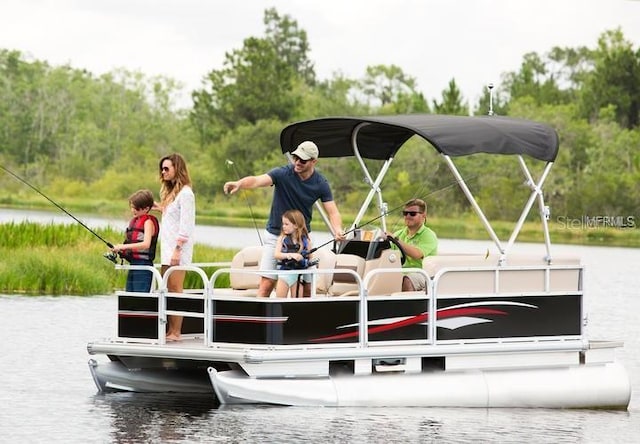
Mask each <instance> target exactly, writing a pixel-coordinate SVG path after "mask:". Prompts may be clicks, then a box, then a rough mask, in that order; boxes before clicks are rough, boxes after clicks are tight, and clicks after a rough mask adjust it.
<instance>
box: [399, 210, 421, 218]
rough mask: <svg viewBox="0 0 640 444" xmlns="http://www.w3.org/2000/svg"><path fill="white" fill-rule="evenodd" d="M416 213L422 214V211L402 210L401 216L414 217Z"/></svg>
mask: <svg viewBox="0 0 640 444" xmlns="http://www.w3.org/2000/svg"><path fill="white" fill-rule="evenodd" d="M416 214H422V211H403V212H402V215H403V216H411V217H415V215H416Z"/></svg>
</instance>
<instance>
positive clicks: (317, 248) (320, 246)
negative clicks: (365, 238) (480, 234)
mask: <svg viewBox="0 0 640 444" xmlns="http://www.w3.org/2000/svg"><path fill="white" fill-rule="evenodd" d="M477 177H478V175H475V176H471V177H470V178H468V179H467V180H466V182H469V181H471V180H473V179H475V178H477ZM459 182H460V181H459V180H455V181H453V182H451V183H450V184H448V185H446V186H444V187H442V188H439V189H437V190H434V191H432V192H430V193H427V194H425V195H423V196H418V197H417V198H419V199H423V200H426V198H428V197H429V196H433V195H434V194H437V193H440V192H442V191H445V190H448V189H449V188H451V187H453V186H455V185H457V184H458V183H459ZM402 207H404V203H402V204H401V205H398V206H397V207H393V208H392V209H390V210H387V211H384V212H382V213H381V214H379V215H378V216H376V217H374V218H373V219H370V220H368V221H366V222H363V223H361V224H360V225H355V226H354V227H353V228H352V229H350V230H349V231H345V232H344V235H345V236H346V235H347V234H349V233H352V232H353V231H355V230H358V229H360V228H362V227H364V226H366V225H369V224H370V223H372V222H375V221H377V220H378V219H381V218H383V217H384V216H388V215H389V214H391V213H393V212H394V211H397V210H399V209H400V208H402ZM335 241H336V239H335V238H334V239H331V240H329V241H327V242H325V243H323V244H321V245H318V246H317V247H314V248H312V249H311V250H309V253H308V254H311V253H313V252H315V251H317V250H319V249H320V248H322V247H324V246H327V245H329V244H330V243H331V242H335Z"/></svg>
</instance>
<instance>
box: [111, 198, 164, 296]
mask: <svg viewBox="0 0 640 444" xmlns="http://www.w3.org/2000/svg"><path fill="white" fill-rule="evenodd" d="M129 207H130V208H131V214H133V219H131V221H130V222H129V226H128V227H127V231H126V239H125V241H124V243H122V244H117V245H114V246H113V248H112V249H111V250H112V251H113V252H114V253H118V254H119V255H120V257H122V258H123V259H125V260H127V261H128V262H129V263H130V264H131V265H149V266H153V260H154V259H155V257H156V243H157V241H158V233H159V232H160V225H159V224H158V219H157V218H156V217H155V216H153V215H151V214H149V211H150V210H151V208H152V207H153V194H152V193H151V191H149V190H138V191H136V192H135V193H133V194H132V195H131V196H130V197H129ZM152 279H153V274H152V272H151V271H147V270H129V273H128V274H127V286H126V290H127V291H138V292H148V291H149V290H151V281H152Z"/></svg>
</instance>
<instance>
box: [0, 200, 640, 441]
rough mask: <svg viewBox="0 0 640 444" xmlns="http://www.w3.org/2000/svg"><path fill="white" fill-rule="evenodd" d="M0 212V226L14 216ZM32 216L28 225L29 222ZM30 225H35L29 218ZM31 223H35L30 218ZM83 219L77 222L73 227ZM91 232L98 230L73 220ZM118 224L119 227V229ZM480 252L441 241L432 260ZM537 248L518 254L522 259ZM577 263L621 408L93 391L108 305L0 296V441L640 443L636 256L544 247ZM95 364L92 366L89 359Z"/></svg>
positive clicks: (229, 234)
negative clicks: (614, 360) (261, 401)
mask: <svg viewBox="0 0 640 444" xmlns="http://www.w3.org/2000/svg"><path fill="white" fill-rule="evenodd" d="M16 215H17V213H16V212H13V211H12V212H10V213H8V212H6V211H3V210H0V222H3V221H6V219H7V218H12V217H16ZM34 217H36V216H35V215H34ZM38 217H40V216H38ZM34 220H35V219H34ZM83 221H85V220H83ZM85 222H86V223H87V224H88V225H89V226H91V227H97V226H99V224H101V223H104V221H97V220H96V221H95V224H92V222H93V221H85ZM122 223H124V221H122ZM198 230H199V231H198V236H199V238H200V239H201V240H202V241H205V240H206V241H207V242H208V243H211V244H214V245H220V244H221V243H220V242H218V241H217V240H218V239H224V244H223V245H222V246H228V247H232V248H238V247H241V246H243V245H245V244H255V243H257V234H256V232H255V230H250V229H244V230H243V229H238V230H236V229H232V228H224V229H221V228H214V227H199V228H198ZM487 247H490V244H489V243H484V242H471V241H451V240H443V241H441V251H443V252H449V251H472V252H477V251H485V250H486V248H487ZM534 248H535V249H536V251H540V250H539V248H540V247H539V246H533V245H523V246H520V247H518V250H519V251H522V250H532V249H534ZM553 251H554V252H556V253H571V254H577V255H580V256H581V257H582V259H583V262H584V263H585V264H586V266H587V271H586V273H587V274H586V283H585V288H586V293H587V303H588V306H587V308H588V310H589V313H590V314H589V326H588V328H589V332H590V336H591V337H592V338H594V339H616V340H622V341H624V342H625V347H624V348H623V349H621V350H620V351H619V352H618V357H619V358H620V360H621V361H622V362H623V364H624V365H625V367H626V369H627V371H628V373H629V376H630V378H631V382H632V386H633V394H632V400H631V405H630V407H629V410H628V411H625V412H619V411H591V410H572V411H563V410H541V409H537V410H527V409H437V408H300V407H267V406H258V407H231V408H226V407H224V408H220V407H217V406H216V405H215V404H214V402H213V399H212V398H209V397H203V396H194V395H188V396H185V395H147V394H126V393H118V394H107V395H100V394H97V392H96V388H95V385H94V383H93V380H92V379H91V376H90V374H89V369H88V366H87V360H88V359H89V358H90V357H89V355H88V354H87V351H86V345H87V342H90V341H92V340H95V339H99V338H103V337H108V336H111V335H113V334H114V332H115V310H116V300H115V298H114V297H112V296H94V297H89V298H81V297H55V298H54V297H20V296H0V313H2V323H1V324H0V325H1V326H2V327H1V332H2V337H3V338H4V340H3V341H2V345H0V375H1V376H0V403H1V405H2V407H1V408H0V437H2V438H1V440H2V441H4V442H16V443H23V442H80V441H82V442H97V443H107V442H122V443H131V442H176V443H177V442H279V443H289V442H291V443H293V442H303V441H310V442H332V443H334V442H335V443H338V442H356V443H365V442H375V443H378V442H379V443H383V442H460V443H464V442H509V443H511V442H513V443H515V442H536V443H563V442H565V443H580V442H587V443H604V442H614V441H615V442H621V443H631V442H640V436H639V434H640V321H639V320H638V313H640V295H638V289H639V288H640V273H639V272H638V271H639V270H638V265H639V264H640V250H638V249H623V248H601V247H577V246H555V247H554V249H553ZM100 358H102V357H100Z"/></svg>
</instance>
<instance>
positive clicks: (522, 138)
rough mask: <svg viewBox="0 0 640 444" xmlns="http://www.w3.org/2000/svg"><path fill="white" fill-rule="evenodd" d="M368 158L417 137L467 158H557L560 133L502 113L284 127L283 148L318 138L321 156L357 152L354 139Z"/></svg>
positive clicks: (357, 119) (379, 156)
mask: <svg viewBox="0 0 640 444" xmlns="http://www.w3.org/2000/svg"><path fill="white" fill-rule="evenodd" d="M354 134H356V138H355V141H356V143H357V146H358V150H359V152H360V155H361V156H362V157H363V158H366V159H378V160H385V159H388V158H390V157H392V156H395V153H396V152H397V151H398V150H399V149H400V147H401V146H402V145H403V144H404V143H405V142H406V141H407V140H408V139H409V138H411V137H412V136H413V135H417V136H420V137H422V138H424V139H426V140H427V141H428V142H429V143H431V145H433V146H434V147H435V148H436V149H437V150H438V151H439V152H440V153H443V154H446V155H449V156H467V155H470V154H475V153H489V154H525V155H528V156H531V157H533V158H535V159H538V160H543V161H548V162H553V161H554V160H555V158H556V156H557V154H558V134H557V133H556V131H555V130H554V129H553V128H551V127H549V126H548V125H545V124H542V123H538V122H533V121H529V120H521V119H512V118H508V117H498V116H481V117H464V116H444V115H436V114H407V115H395V116H368V117H326V118H320V119H313V120H307V121H304V122H298V123H293V124H291V125H289V126H287V127H286V128H284V129H283V130H282V133H281V134H280V145H281V147H282V152H283V153H287V152H291V151H293V150H295V149H296V147H297V146H298V144H300V143H301V142H304V141H305V140H311V141H313V142H315V144H316V145H317V146H318V149H319V151H320V157H346V156H353V155H354V154H353V142H352V139H353V137H354Z"/></svg>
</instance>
